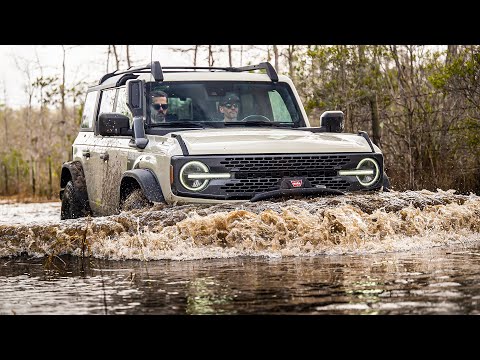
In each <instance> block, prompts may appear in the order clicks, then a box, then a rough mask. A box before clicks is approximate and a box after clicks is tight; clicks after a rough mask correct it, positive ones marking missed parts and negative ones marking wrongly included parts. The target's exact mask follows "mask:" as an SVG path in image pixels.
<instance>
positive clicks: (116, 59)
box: [112, 45, 120, 70]
mask: <svg viewBox="0 0 480 360" xmlns="http://www.w3.org/2000/svg"><path fill="white" fill-rule="evenodd" d="M112 49H113V55H114V56H115V65H116V70H118V69H119V68H120V58H119V56H118V55H119V54H118V52H117V47H116V46H115V45H112Z"/></svg>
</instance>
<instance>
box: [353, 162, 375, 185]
mask: <svg viewBox="0 0 480 360" xmlns="http://www.w3.org/2000/svg"><path fill="white" fill-rule="evenodd" d="M357 170H368V171H367V172H368V173H369V174H368V175H357V179H358V181H359V182H360V184H361V185H363V186H370V185H373V184H375V182H376V181H377V180H378V177H379V176H380V169H379V168H378V164H377V162H376V161H375V160H374V159H370V158H365V159H363V160H361V161H360V162H359V163H358V165H357Z"/></svg>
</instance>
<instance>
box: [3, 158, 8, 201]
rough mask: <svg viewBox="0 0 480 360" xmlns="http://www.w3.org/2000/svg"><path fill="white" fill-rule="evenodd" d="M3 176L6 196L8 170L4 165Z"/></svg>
mask: <svg viewBox="0 0 480 360" xmlns="http://www.w3.org/2000/svg"><path fill="white" fill-rule="evenodd" d="M3 174H4V176H5V195H8V170H7V165H6V164H5V163H3Z"/></svg>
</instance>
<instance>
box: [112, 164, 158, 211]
mask: <svg viewBox="0 0 480 360" xmlns="http://www.w3.org/2000/svg"><path fill="white" fill-rule="evenodd" d="M132 181H135V182H136V183H137V184H138V185H139V186H140V188H141V189H142V191H143V194H144V195H145V197H146V198H147V199H148V201H151V202H161V203H164V202H165V198H164V197H163V192H162V188H161V187H160V184H159V182H158V179H157V177H156V176H155V174H154V173H153V171H152V170H150V169H134V170H128V171H125V172H124V173H123V175H122V180H121V182H120V202H122V201H124V200H125V198H126V195H127V194H128V193H129V192H128V188H129V186H131V184H132Z"/></svg>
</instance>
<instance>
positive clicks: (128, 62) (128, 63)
mask: <svg viewBox="0 0 480 360" xmlns="http://www.w3.org/2000/svg"><path fill="white" fill-rule="evenodd" d="M125 46H126V47H127V66H128V67H130V66H132V65H131V63H130V45H125Z"/></svg>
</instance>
